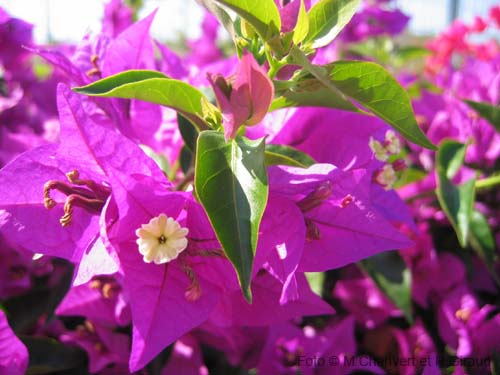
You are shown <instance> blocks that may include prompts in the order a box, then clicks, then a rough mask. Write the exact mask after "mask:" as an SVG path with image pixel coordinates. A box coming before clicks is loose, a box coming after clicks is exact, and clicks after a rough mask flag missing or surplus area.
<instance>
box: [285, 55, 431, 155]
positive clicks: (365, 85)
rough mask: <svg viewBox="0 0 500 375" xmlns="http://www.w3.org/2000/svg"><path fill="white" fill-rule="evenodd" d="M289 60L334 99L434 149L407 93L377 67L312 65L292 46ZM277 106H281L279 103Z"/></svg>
mask: <svg viewBox="0 0 500 375" xmlns="http://www.w3.org/2000/svg"><path fill="white" fill-rule="evenodd" d="M290 57H291V59H292V62H293V63H294V64H297V65H300V66H302V67H303V68H304V71H306V72H309V73H310V74H311V75H313V76H314V77H316V78H317V80H318V81H319V82H321V83H322V84H323V85H324V86H325V87H326V88H328V89H329V90H330V91H331V92H332V93H333V95H334V97H336V98H343V97H349V98H351V99H354V100H355V101H357V102H358V103H359V104H361V105H362V106H364V107H365V108H367V109H369V110H370V111H372V112H373V113H374V114H375V115H377V116H378V117H380V118H381V119H383V120H384V121H386V122H387V123H388V124H389V125H391V126H392V127H393V128H394V129H395V130H396V131H398V132H399V133H400V134H401V135H402V136H404V137H405V138H406V139H408V140H409V141H412V142H414V143H416V144H418V145H420V146H423V147H426V148H428V149H431V150H435V149H436V146H434V145H433V144H432V143H431V141H429V139H428V138H427V137H426V136H425V134H424V133H423V132H422V130H421V129H420V127H419V126H418V124H417V121H416V119H415V114H414V113H413V109H412V107H411V102H410V98H409V97H408V94H407V93H406V91H405V90H404V89H403V88H402V87H401V86H400V85H399V83H398V82H397V81H396V80H395V79H394V78H393V77H392V76H391V75H390V74H389V73H388V72H387V71H386V70H385V69H384V68H382V67H381V66H380V65H377V64H375V63H371V62H365V61H337V62H335V63H332V64H328V65H325V66H319V65H314V64H312V63H311V62H310V61H309V59H308V58H307V56H306V55H305V54H304V52H303V51H301V50H300V49H299V48H297V47H292V49H291V50H290ZM279 100H281V101H283V99H279ZM335 100H336V99H335ZM277 104H278V105H282V103H279V102H278V103H277ZM337 108H339V107H337ZM342 109H344V108H342Z"/></svg>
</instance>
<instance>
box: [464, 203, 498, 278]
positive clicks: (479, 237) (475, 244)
mask: <svg viewBox="0 0 500 375" xmlns="http://www.w3.org/2000/svg"><path fill="white" fill-rule="evenodd" d="M470 244H471V246H472V248H473V249H474V250H475V251H476V252H477V254H478V255H479V256H480V257H481V258H482V259H483V260H484V262H485V263H486V266H487V267H488V270H489V271H490V272H491V275H492V276H493V279H494V280H495V281H496V283H497V284H498V285H500V278H499V277H498V275H497V273H496V271H495V268H494V265H495V262H496V261H497V259H498V255H497V254H498V253H497V248H496V242H495V236H494V235H493V232H492V230H491V227H490V224H489V223H488V220H487V219H486V217H485V216H484V215H483V214H482V213H480V212H479V211H475V210H474V211H473V212H472V215H471V220H470Z"/></svg>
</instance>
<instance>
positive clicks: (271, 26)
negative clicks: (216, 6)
mask: <svg viewBox="0 0 500 375" xmlns="http://www.w3.org/2000/svg"><path fill="white" fill-rule="evenodd" d="M216 1H217V2H219V3H221V4H223V5H225V6H227V7H228V8H229V9H232V10H233V11H235V12H236V13H237V14H238V15H240V16H241V18H243V19H245V20H246V21H247V22H248V23H249V24H251V25H252V26H253V27H254V29H255V31H257V33H258V34H259V35H260V36H261V38H262V39H263V40H265V41H268V40H270V39H272V38H273V37H274V36H276V35H279V33H280V30H281V18H280V13H279V11H278V8H277V7H276V4H275V3H274V0H259V1H258V3H256V2H255V1H254V0H216Z"/></svg>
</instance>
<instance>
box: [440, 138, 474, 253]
mask: <svg viewBox="0 0 500 375" xmlns="http://www.w3.org/2000/svg"><path fill="white" fill-rule="evenodd" d="M466 148H467V145H464V144H462V143H459V142H455V141H452V140H445V141H443V142H442V143H441V145H440V146H439V150H438V152H437V155H436V172H437V188H436V195H437V197H438V200H439V204H440V205H441V208H442V209H443V211H444V213H445V214H446V216H447V217H448V220H449V221H450V222H451V224H452V226H453V228H454V229H455V232H456V234H457V237H458V241H459V243H460V245H461V246H462V247H465V246H466V245H467V239H468V235H469V225H470V220H471V216H472V209H473V205H474V199H475V191H476V189H475V183H476V179H475V178H472V179H470V180H469V181H467V182H465V183H463V184H462V185H459V186H456V185H454V184H453V182H452V181H451V179H452V178H453V176H455V174H456V173H457V172H458V170H459V168H460V166H461V165H462V163H463V161H464V157H465V151H466Z"/></svg>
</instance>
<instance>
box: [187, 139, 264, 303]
mask: <svg viewBox="0 0 500 375" xmlns="http://www.w3.org/2000/svg"><path fill="white" fill-rule="evenodd" d="M195 189H196V193H197V195H198V197H199V200H200V202H201V204H202V205H203V207H204V208H205V211H206V213H207V215H208V218H209V219H210V222H211V224H212V227H213V228H214V231H215V233H216V235H217V238H218V239H219V241H220V243H221V245H222V247H223V250H224V253H225V254H226V255H227V257H228V258H229V260H230V261H231V263H232V264H233V266H234V267H235V269H236V272H237V274H238V279H239V282H240V285H241V288H242V291H243V294H244V295H245V298H246V299H247V301H249V302H251V299H252V295H251V290H250V281H251V276H252V266H253V258H254V255H255V250H256V247H257V240H258V233H259V225H260V221H261V219H262V215H263V213H264V209H265V207H266V203H267V195H268V183H267V172H266V166H265V163H264V139H260V140H257V141H251V140H249V139H247V138H244V137H242V136H237V137H236V138H235V139H230V140H229V141H228V142H227V143H226V141H225V139H224V134H223V133H221V132H216V131H210V130H208V131H203V132H201V133H200V136H199V137H198V145H197V153H196V166H195Z"/></svg>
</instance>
